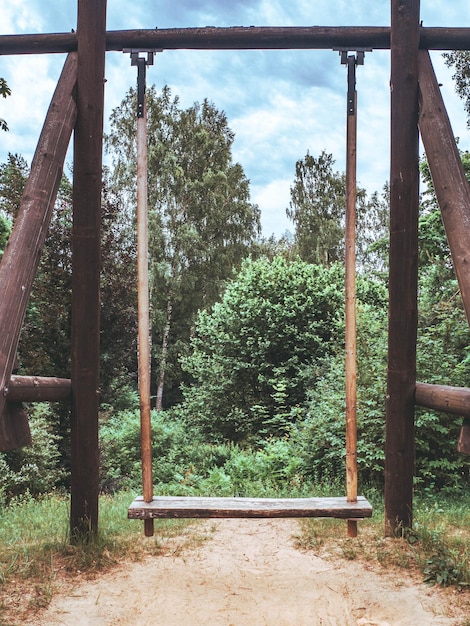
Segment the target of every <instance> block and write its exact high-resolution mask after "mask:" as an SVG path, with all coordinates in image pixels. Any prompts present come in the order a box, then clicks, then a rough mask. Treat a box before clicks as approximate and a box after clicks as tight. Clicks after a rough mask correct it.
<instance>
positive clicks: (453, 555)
mask: <svg viewBox="0 0 470 626" xmlns="http://www.w3.org/2000/svg"><path fill="white" fill-rule="evenodd" d="M369 499H372V500H374V499H375V500H376V502H374V513H373V516H372V518H371V519H370V520H367V521H365V522H363V523H361V524H360V525H359V536H358V538H357V539H354V540H351V539H349V538H348V537H347V534H346V523H345V522H344V521H342V520H332V519H311V520H303V521H302V522H301V533H300V535H299V537H298V539H297V541H298V544H299V547H301V548H305V549H312V550H315V551H316V552H317V553H318V554H319V555H321V556H329V555H330V556H340V557H342V558H346V559H348V560H352V559H358V560H366V561H367V562H369V563H371V562H375V563H377V564H380V566H382V567H383V568H387V569H390V568H401V569H406V570H409V571H411V572H415V573H420V574H421V576H422V579H423V580H424V581H425V582H427V583H429V584H438V585H441V586H443V587H448V586H452V587H455V588H458V589H462V590H465V589H467V590H470V496H469V495H467V494H465V495H462V497H460V498H458V499H457V498H444V499H443V500H441V501H438V500H437V499H436V498H434V499H428V500H424V499H423V500H421V499H420V498H417V499H416V501H415V505H414V524H413V529H412V530H411V531H410V532H407V533H404V535H403V536H402V537H398V538H391V537H384V536H383V532H384V515H383V502H381V501H380V500H378V499H377V497H375V498H374V496H373V497H372V498H369ZM342 528H343V530H342Z"/></svg>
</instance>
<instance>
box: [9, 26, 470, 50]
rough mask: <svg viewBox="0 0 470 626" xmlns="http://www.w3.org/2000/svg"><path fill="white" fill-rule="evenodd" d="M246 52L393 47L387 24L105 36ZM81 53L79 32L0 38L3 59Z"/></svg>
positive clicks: (446, 40) (462, 35) (424, 31)
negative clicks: (77, 51)
mask: <svg viewBox="0 0 470 626" xmlns="http://www.w3.org/2000/svg"><path fill="white" fill-rule="evenodd" d="M420 33H421V36H420V47H421V48H423V49H427V50H468V49H470V28H434V27H432V28H430V27H428V28H426V27H424V28H421V30H420ZM125 48H157V49H161V50H178V49H186V50H243V49H245V50H247V49H252V50H253V49H257V50H260V49H317V50H318V49H324V50H328V49H332V48H349V49H350V50H354V49H356V48H373V49H376V50H381V49H382V50H387V49H389V48H390V28H389V27H388V26H366V27H362V26H305V27H296V26H289V27H271V26H249V27H242V26H240V27H230V28H215V27H206V28H167V29H153V30H115V31H108V32H107V34H106V49H107V50H115V51H122V50H123V49H125ZM76 49H77V34H76V33H74V32H72V33H49V34H43V33H41V34H31V35H0V55H6V54H48V53H61V52H62V53H63V52H72V51H75V50H76Z"/></svg>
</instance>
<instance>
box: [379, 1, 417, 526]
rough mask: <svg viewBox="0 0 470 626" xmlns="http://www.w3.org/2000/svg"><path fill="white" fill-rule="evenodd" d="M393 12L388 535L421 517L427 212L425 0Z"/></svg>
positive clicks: (396, 4) (399, 6) (393, 5)
mask: <svg viewBox="0 0 470 626" xmlns="http://www.w3.org/2000/svg"><path fill="white" fill-rule="evenodd" d="M391 8H392V11H391V83H390V87H391V164H390V268H389V335H388V337H389V338H388V371H387V414H386V444H385V532H386V534H387V535H393V534H396V533H397V532H401V531H402V530H403V529H405V528H409V527H411V524H412V519H413V511H412V509H413V477H414V395H415V385H416V335H417V318H418V315H417V290H418V289H417V285H418V209H419V167H418V162H419V150H418V46H419V0H392V3H391Z"/></svg>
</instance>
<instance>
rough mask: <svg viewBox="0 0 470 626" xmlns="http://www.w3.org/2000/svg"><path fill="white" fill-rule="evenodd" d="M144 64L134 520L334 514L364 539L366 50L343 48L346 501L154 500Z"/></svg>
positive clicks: (135, 59)
mask: <svg viewBox="0 0 470 626" xmlns="http://www.w3.org/2000/svg"><path fill="white" fill-rule="evenodd" d="M130 52H131V57H132V64H133V65H137V66H138V81H137V82H138V88H137V93H138V105H137V253H138V261H137V267H138V311H139V313H138V315H139V331H138V332H139V341H138V343H139V394H140V419H141V454H142V487H143V496H139V497H138V498H136V499H135V500H134V501H133V502H132V504H131V505H130V507H129V509H128V518H129V519H140V520H143V521H144V532H145V536H146V537H151V536H153V532H154V526H153V520H154V519H162V518H173V519H174V518H274V517H276V518H287V517H290V518H301V517H312V518H316V517H333V518H339V519H346V520H347V524H348V526H347V528H348V535H349V536H350V537H356V536H357V521H358V520H360V519H363V518H366V517H371V516H372V506H371V505H370V504H369V502H368V501H367V500H366V498H364V497H363V496H358V495H357V428H356V279H355V271H356V270H355V264H356V259H355V221H356V127H357V114H356V100H357V98H356V89H355V83H356V81H355V76H356V74H355V70H356V65H357V64H362V63H363V61H364V51H363V50H362V51H358V52H357V55H354V54H353V55H348V51H347V50H340V54H341V62H342V63H343V64H345V65H347V69H348V103H347V139H346V143H347V158H346V162H347V165H346V236H345V242H346V246H345V247H346V253H345V267H346V279H345V288H346V307H345V308H346V319H345V322H346V491H347V493H346V496H345V497H344V496H343V497H325V498H241V497H231V498H228V497H224V498H218V497H210V498H208V497H185V496H154V495H153V480H152V441H151V419H150V340H149V337H150V323H149V301H148V299H149V296H148V260H147V259H148V227H147V136H146V133H147V123H146V106H145V67H146V65H148V64H150V63H151V62H152V61H153V56H152V57H151V59H150V54H152V53H150V52H149V51H146V52H147V54H148V55H149V57H148V58H147V60H145V59H142V58H139V54H138V52H137V51H130Z"/></svg>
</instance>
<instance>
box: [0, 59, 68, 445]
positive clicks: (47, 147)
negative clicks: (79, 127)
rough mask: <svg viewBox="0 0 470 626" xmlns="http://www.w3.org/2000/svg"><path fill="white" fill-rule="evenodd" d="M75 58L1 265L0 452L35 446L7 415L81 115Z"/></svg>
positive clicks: (21, 420)
mask: <svg viewBox="0 0 470 626" xmlns="http://www.w3.org/2000/svg"><path fill="white" fill-rule="evenodd" d="M76 81H77V55H76V53H72V54H70V55H69V56H68V58H67V60H66V62H65V65H64V68H63V70H62V74H61V76H60V79H59V82H58V84H57V88H56V90H55V92H54V95H53V97H52V101H51V105H50V107H49V110H48V112H47V116H46V119H45V122H44V126H43V128H42V131H41V135H40V137H39V141H38V145H37V148H36V152H35V154H34V158H33V161H32V164H31V173H30V175H29V178H28V181H27V183H26V187H25V190H24V193H23V197H22V200H21V205H20V209H19V212H18V216H17V218H16V220H15V225H14V227H13V231H12V233H11V235H10V239H9V241H8V245H7V247H6V250H5V252H4V254H3V258H2V261H1V263H0V289H1V298H0V328H1V333H0V450H11V449H13V448H19V447H21V446H24V445H29V444H30V443H31V436H30V433H29V427H28V421H27V419H26V417H24V416H23V417H21V416H18V419H17V420H14V419H10V418H9V416H8V415H5V416H4V415H3V414H4V408H5V402H6V396H5V394H4V390H5V388H6V387H7V386H8V382H9V380H10V377H11V374H12V371H13V367H14V363H15V360H16V351H17V347H18V342H19V338H20V332H21V327H22V325H23V321H24V317H25V314H26V308H27V305H28V301H29V296H30V293H31V287H32V284H33V280H34V277H35V276H36V271H37V268H38V264H39V259H40V256H41V251H42V248H43V245H44V241H45V239H46V234H47V229H48V227H49V223H50V220H51V215H52V211H53V208H54V203H55V199H56V195H57V190H58V188H59V184H60V179H61V176H62V171H63V165H64V160H65V155H66V153H67V148H68V145H69V142H70V136H71V134H72V129H73V126H74V123H75V119H76V115H77V107H76V104H75V99H74V90H75V85H76Z"/></svg>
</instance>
